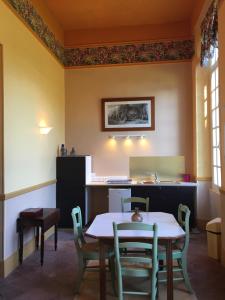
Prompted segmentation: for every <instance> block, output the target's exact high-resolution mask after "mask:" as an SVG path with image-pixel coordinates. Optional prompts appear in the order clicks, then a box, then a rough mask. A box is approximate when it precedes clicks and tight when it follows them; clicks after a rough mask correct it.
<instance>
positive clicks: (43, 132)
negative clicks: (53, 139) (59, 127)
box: [39, 126, 53, 134]
mask: <svg viewBox="0 0 225 300" xmlns="http://www.w3.org/2000/svg"><path fill="white" fill-rule="evenodd" d="M52 128H53V127H42V126H39V130H40V134H48V133H49V132H50V131H51V130H52Z"/></svg>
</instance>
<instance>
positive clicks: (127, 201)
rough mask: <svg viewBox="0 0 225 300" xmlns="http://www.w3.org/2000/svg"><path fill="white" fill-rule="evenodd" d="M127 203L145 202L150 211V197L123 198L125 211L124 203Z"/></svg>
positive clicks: (122, 206) (122, 204) (122, 207)
mask: <svg viewBox="0 0 225 300" xmlns="http://www.w3.org/2000/svg"><path fill="white" fill-rule="evenodd" d="M126 203H139V204H145V211H149V198H141V197H130V198H121V209H122V212H125V208H124V205H125V204H126Z"/></svg>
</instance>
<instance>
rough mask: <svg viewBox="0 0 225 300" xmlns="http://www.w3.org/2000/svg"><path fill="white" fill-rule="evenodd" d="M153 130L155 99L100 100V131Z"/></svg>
mask: <svg viewBox="0 0 225 300" xmlns="http://www.w3.org/2000/svg"><path fill="white" fill-rule="evenodd" d="M129 130H155V97H132V98H112V99H110V98H107V99H102V131H129Z"/></svg>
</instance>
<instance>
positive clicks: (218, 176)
mask: <svg viewBox="0 0 225 300" xmlns="http://www.w3.org/2000/svg"><path fill="white" fill-rule="evenodd" d="M217 178H218V186H221V168H218V170H217Z"/></svg>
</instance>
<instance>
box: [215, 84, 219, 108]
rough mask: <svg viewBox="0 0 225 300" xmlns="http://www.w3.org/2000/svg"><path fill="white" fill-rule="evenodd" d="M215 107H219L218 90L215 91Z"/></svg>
mask: <svg viewBox="0 0 225 300" xmlns="http://www.w3.org/2000/svg"><path fill="white" fill-rule="evenodd" d="M215 105H216V106H219V89H218V88H217V89H216V98H215Z"/></svg>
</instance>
